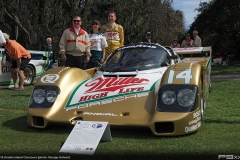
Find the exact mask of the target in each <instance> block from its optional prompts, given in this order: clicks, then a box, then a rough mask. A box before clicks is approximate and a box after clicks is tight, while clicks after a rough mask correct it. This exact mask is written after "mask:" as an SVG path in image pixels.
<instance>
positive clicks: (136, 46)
mask: <svg viewBox="0 0 240 160" xmlns="http://www.w3.org/2000/svg"><path fill="white" fill-rule="evenodd" d="M139 47H142V48H157V46H152V45H146V44H138V45H135V46H126V47H121V48H119V49H118V50H123V49H126V48H139Z"/></svg>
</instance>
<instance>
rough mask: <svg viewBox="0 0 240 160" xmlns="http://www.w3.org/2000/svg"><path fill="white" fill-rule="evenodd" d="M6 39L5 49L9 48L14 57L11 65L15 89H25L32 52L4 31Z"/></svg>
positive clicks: (9, 52)
mask: <svg viewBox="0 0 240 160" xmlns="http://www.w3.org/2000/svg"><path fill="white" fill-rule="evenodd" d="M3 36H4V38H5V39H6V44H5V49H6V50H7V52H8V54H9V56H10V57H11V58H12V59H13V62H12V67H11V75H12V79H13V82H14V87H13V90H16V91H21V90H23V89H24V73H23V71H24V70H25V68H26V66H27V65H28V63H29V61H30V59H31V54H30V53H29V52H28V51H27V50H26V49H25V48H24V47H23V46H22V45H21V44H19V43H18V42H16V41H14V40H11V39H9V35H8V34H6V33H3ZM18 76H19V83H20V84H19V85H18V81H17V79H18Z"/></svg>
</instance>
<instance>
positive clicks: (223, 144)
mask: <svg viewBox="0 0 240 160" xmlns="http://www.w3.org/2000/svg"><path fill="white" fill-rule="evenodd" d="M229 67H230V66H229ZM213 70H215V69H214V68H213ZM32 89H33V86H29V87H25V90H24V91H21V92H16V91H11V90H7V89H2V90H0V97H1V98H0V123H1V126H0V159H1V156H3V155H5V156H24V155H26V156H70V159H79V160H81V159H84V160H85V159H86V160H88V159H147V158H151V159H180V160H181V159H201V160H204V159H217V158H218V157H217V156H218V154H223V155H225V154H226V155H227V154H228V155H229V154H230V155H231V154H233V155H240V150H239V146H240V116H239V114H240V98H239V90H240V80H226V81H216V82H213V83H212V91H211V93H210V96H209V100H208V104H207V108H206V110H205V113H204V118H203V123H202V126H201V128H200V130H199V131H198V132H196V133H194V134H191V135H187V136H178V137H157V136H154V135H153V134H152V133H151V131H150V130H131V129H113V128H111V134H112V142H104V143H103V142H101V143H99V145H98V147H97V150H96V151H95V153H94V155H93V156H86V155H75V154H67V153H59V150H60V148H61V145H62V144H63V143H64V142H65V140H66V139H67V137H68V135H69V134H70V132H71V130H72V128H73V126H61V125H56V126H53V127H52V128H48V129H43V130H42V129H35V128H30V127H28V126H27V122H26V120H27V118H26V110H27V106H28V100H29V96H30V94H31V91H32ZM58 158H59V157H58Z"/></svg>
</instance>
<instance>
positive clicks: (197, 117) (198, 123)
mask: <svg viewBox="0 0 240 160" xmlns="http://www.w3.org/2000/svg"><path fill="white" fill-rule="evenodd" d="M193 118H194V119H193V120H191V121H189V122H188V125H190V126H189V127H185V132H186V133H188V132H191V131H194V130H196V129H198V128H199V127H200V126H201V121H200V120H201V119H202V118H201V111H200V110H198V111H197V112H195V113H193Z"/></svg>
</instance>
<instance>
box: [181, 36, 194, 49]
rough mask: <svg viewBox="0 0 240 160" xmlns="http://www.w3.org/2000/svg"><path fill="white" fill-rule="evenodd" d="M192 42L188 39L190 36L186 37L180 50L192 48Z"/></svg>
mask: <svg viewBox="0 0 240 160" xmlns="http://www.w3.org/2000/svg"><path fill="white" fill-rule="evenodd" d="M192 43H193V40H192V39H191V37H190V34H187V35H186V39H184V40H183V41H182V44H181V48H188V47H192Z"/></svg>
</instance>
